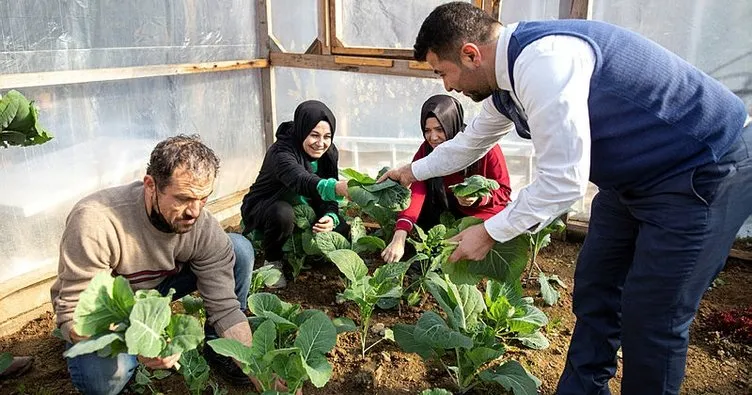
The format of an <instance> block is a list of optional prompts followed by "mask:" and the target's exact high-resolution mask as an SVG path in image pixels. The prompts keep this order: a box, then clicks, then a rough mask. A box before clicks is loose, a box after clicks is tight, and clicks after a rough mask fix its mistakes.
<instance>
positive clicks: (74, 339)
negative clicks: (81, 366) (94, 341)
mask: <svg viewBox="0 0 752 395" xmlns="http://www.w3.org/2000/svg"><path fill="white" fill-rule="evenodd" d="M68 337H69V338H70V339H71V343H73V344H76V343H78V342H80V341H82V340H86V339H88V338H89V337H88V336H79V335H78V333H76V330H75V329H73V328H71V329H70V332H68Z"/></svg>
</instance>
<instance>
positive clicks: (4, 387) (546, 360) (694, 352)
mask: <svg viewBox="0 0 752 395" xmlns="http://www.w3.org/2000/svg"><path fill="white" fill-rule="evenodd" d="M579 248H580V244H578V243H572V242H561V241H554V243H552V245H551V246H549V247H548V248H546V249H544V251H543V252H542V255H541V257H540V261H539V263H540V264H541V266H542V267H543V270H544V271H545V272H546V273H553V274H557V275H559V277H560V278H562V279H564V281H565V282H566V284H567V285H568V287H567V290H564V291H562V298H561V300H560V302H559V303H558V305H556V306H554V307H543V311H544V312H545V313H546V314H547V315H548V316H549V319H550V320H551V324H549V326H548V328H546V331H547V333H546V335H547V336H548V338H549V339H550V340H551V347H550V348H548V349H547V350H542V351H533V350H520V349H511V350H510V351H509V355H511V357H512V358H515V359H517V360H519V361H520V362H521V363H522V364H523V365H525V366H526V367H528V369H529V370H530V371H531V372H532V373H533V374H534V375H536V376H537V377H538V378H540V379H541V380H542V381H543V385H542V387H541V393H542V394H552V393H553V391H554V388H555V386H556V382H557V379H558V376H559V374H560V372H561V370H562V368H563V366H564V360H565V355H566V352H567V347H568V341H569V336H570V335H571V331H572V329H573V327H574V316H573V315H572V313H571V286H572V276H573V273H574V262H575V260H576V256H577V253H578V251H579ZM720 278H721V279H722V280H723V283H722V284H721V285H718V286H717V287H715V288H713V289H711V290H710V291H708V292H707V293H706V295H705V297H704V299H703V301H702V303H701V306H700V311H699V314H698V319H697V320H695V323H694V324H693V325H692V328H691V335H690V336H691V339H690V346H689V352H688V361H687V374H686V379H685V381H684V385H683V388H682V393H683V394H690V395H705V394H717V395H727V394H728V395H731V394H734V395H736V394H752V345H749V344H747V345H744V344H738V343H734V342H731V341H729V340H728V339H723V338H721V337H720V336H719V335H718V333H717V332H712V331H709V330H708V327H709V325H708V322H707V320H708V317H709V316H710V315H711V314H712V313H714V312H717V311H724V310H727V309H731V308H739V307H747V306H750V304H751V303H752V287H750V284H752V264H750V263H748V262H742V261H737V260H730V261H729V262H728V263H727V265H726V268H725V270H724V271H723V272H722V273H721V275H720ZM342 288H343V283H342V280H340V278H339V275H338V272H337V269H336V268H334V267H332V266H328V265H319V266H316V267H314V269H313V270H311V271H307V272H303V273H302V274H301V276H300V277H299V278H298V279H297V280H296V281H295V282H291V283H290V284H289V285H288V287H287V288H286V289H284V290H281V291H278V292H277V294H278V295H279V296H280V297H281V298H282V299H283V300H286V301H288V302H292V303H299V304H301V305H302V306H303V307H304V308H316V309H320V310H323V311H325V312H326V313H327V314H329V315H330V316H332V317H340V316H346V317H349V318H352V319H354V320H355V319H357V318H358V313H357V308H356V307H355V306H354V305H353V304H351V303H344V304H337V303H336V302H335V295H336V293H337V292H339V291H341V290H342ZM536 289H537V287H536V286H535V285H534V284H531V285H530V287H529V288H528V290H527V292H528V293H529V294H530V295H534V294H535V293H536ZM422 307H423V308H428V309H431V308H435V306H433V303H431V302H430V301H429V302H428V303H427V304H425V305H424V306H422ZM421 312H422V309H418V308H404V307H403V308H402V309H401V310H400V311H397V310H393V311H386V312H385V311H380V310H377V312H376V313H375V314H374V317H373V319H372V323H379V322H380V323H383V324H385V325H386V326H387V327H389V326H391V325H393V324H394V323H397V322H408V323H410V322H414V321H416V320H417V319H418V317H419V316H420V313H421ZM52 329H53V324H52V316H51V315H49V314H46V315H43V316H41V317H39V318H38V319H36V320H34V321H31V322H29V323H28V324H27V325H26V326H25V327H24V328H23V329H22V330H21V331H19V332H18V333H16V334H14V335H12V336H9V337H5V338H1V339H0V351H9V352H11V353H13V354H14V355H33V356H34V357H35V358H36V361H35V364H34V368H33V370H32V371H31V372H29V373H28V374H26V375H25V376H23V377H22V378H19V379H12V380H6V381H0V394H13V393H29V394H64V393H73V387H72V385H71V383H70V379H69V377H68V372H67V369H66V365H65V361H64V360H63V359H62V357H61V354H62V352H63V343H62V341H60V340H58V339H56V338H54V337H51V336H50V332H51V331H52ZM371 341H373V340H371ZM369 344H370V343H369ZM329 361H330V362H331V363H332V365H333V366H334V371H333V374H332V379H331V381H330V382H329V383H328V384H327V385H326V387H324V388H322V389H317V388H313V387H312V386H310V385H307V386H306V388H305V393H306V394H313V395H322V394H386V395H389V394H415V393H419V392H420V391H421V390H423V389H426V388H431V387H444V388H448V389H449V388H452V384H451V382H450V380H449V379H448V377H447V375H446V373H445V372H443V371H442V370H441V369H440V368H439V367H438V366H435V365H433V364H425V363H424V362H423V361H422V360H421V359H420V357H418V356H417V355H415V354H406V353H404V352H402V351H400V349H399V347H397V346H396V345H395V344H392V343H389V342H382V343H380V344H379V345H377V346H376V347H374V348H373V349H371V350H370V351H369V352H368V353H367V354H366V357H365V358H361V356H360V343H359V340H358V337H357V335H355V334H354V333H347V334H341V335H339V338H338V341H337V346H336V347H335V349H334V350H333V351H332V352H331V353H330V354H329ZM620 378H621V371H619V372H618V373H617V376H616V379H615V380H612V382H611V389H612V392H613V393H615V394H618V393H619V392H620V386H619V379H620ZM222 386H223V387H225V388H228V389H229V390H230V394H241V393H242V394H245V393H248V391H249V390H250V389H248V388H233V387H231V386H230V385H229V384H226V383H223V384H222ZM156 388H158V389H159V390H160V391H162V392H164V393H172V394H183V393H186V392H187V391H186V390H185V387H184V385H183V384H182V378H181V377H180V376H178V375H176V374H173V375H172V376H171V377H168V378H167V379H164V380H161V381H159V382H158V383H157V384H156ZM497 392H498V388H490V389H482V388H479V389H477V390H476V393H478V394H480V393H497Z"/></svg>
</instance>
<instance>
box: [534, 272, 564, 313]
mask: <svg viewBox="0 0 752 395" xmlns="http://www.w3.org/2000/svg"><path fill="white" fill-rule="evenodd" d="M538 284H540V287H541V296H543V301H544V302H545V303H546V305H547V306H553V305H555V304H556V302H558V301H559V291H557V290H555V289H554V287H552V286H551V283H549V282H548V276H546V275H545V274H544V273H543V272H540V273H539V274H538Z"/></svg>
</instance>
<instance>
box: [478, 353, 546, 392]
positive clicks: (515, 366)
mask: <svg viewBox="0 0 752 395" xmlns="http://www.w3.org/2000/svg"><path fill="white" fill-rule="evenodd" d="M479 376H480V379H481V380H483V381H485V382H496V383H498V384H501V386H502V387H504V389H506V390H507V391H511V392H512V393H513V394H514V395H537V393H538V386H540V384H541V382H540V380H538V379H537V378H536V377H535V376H533V375H531V374H530V373H528V372H527V370H525V368H523V367H522V365H520V363H519V362H517V361H507V362H505V363H504V364H503V365H499V366H496V367H494V368H491V369H487V370H484V371H482V372H480V375H479Z"/></svg>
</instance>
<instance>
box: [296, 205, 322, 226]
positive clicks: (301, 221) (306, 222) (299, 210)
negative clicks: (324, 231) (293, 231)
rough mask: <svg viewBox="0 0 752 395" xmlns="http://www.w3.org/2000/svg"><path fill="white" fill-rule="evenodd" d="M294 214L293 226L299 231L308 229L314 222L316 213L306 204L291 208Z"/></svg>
mask: <svg viewBox="0 0 752 395" xmlns="http://www.w3.org/2000/svg"><path fill="white" fill-rule="evenodd" d="M292 210H293V213H295V226H296V227H298V228H299V229H309V228H310V227H311V224H312V223H314V222H316V212H315V211H313V208H312V207H311V206H309V205H307V204H298V205H297V206H295V207H293V208H292Z"/></svg>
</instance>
